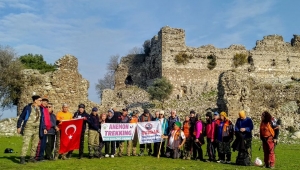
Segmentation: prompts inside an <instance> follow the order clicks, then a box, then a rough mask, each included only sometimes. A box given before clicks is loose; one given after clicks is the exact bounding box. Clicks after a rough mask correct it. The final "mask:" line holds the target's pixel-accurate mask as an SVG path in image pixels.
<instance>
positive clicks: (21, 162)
mask: <svg viewBox="0 0 300 170" xmlns="http://www.w3.org/2000/svg"><path fill="white" fill-rule="evenodd" d="M20 164H25V157H23V156H21V158H20Z"/></svg>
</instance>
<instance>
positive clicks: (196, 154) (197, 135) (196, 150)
mask: <svg viewBox="0 0 300 170" xmlns="http://www.w3.org/2000/svg"><path fill="white" fill-rule="evenodd" d="M202 130H203V122H202V120H201V119H199V120H197V122H196V124H195V127H194V132H193V138H194V142H193V159H194V160H198V159H199V160H200V161H204V159H203V151H202V145H203V144H204V135H203V131H202Z"/></svg>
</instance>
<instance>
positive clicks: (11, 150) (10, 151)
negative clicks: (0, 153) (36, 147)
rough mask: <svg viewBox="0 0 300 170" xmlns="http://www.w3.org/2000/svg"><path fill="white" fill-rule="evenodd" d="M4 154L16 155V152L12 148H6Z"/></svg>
mask: <svg viewBox="0 0 300 170" xmlns="http://www.w3.org/2000/svg"><path fill="white" fill-rule="evenodd" d="M4 153H14V150H13V149H11V148H6V149H5V150H4Z"/></svg>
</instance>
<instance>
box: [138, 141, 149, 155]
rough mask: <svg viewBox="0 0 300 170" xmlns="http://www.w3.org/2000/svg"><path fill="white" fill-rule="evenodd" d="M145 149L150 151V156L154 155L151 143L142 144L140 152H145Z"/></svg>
mask: <svg viewBox="0 0 300 170" xmlns="http://www.w3.org/2000/svg"><path fill="white" fill-rule="evenodd" d="M145 147H146V149H148V154H151V153H152V148H151V143H147V144H140V151H142V152H144V150H145Z"/></svg>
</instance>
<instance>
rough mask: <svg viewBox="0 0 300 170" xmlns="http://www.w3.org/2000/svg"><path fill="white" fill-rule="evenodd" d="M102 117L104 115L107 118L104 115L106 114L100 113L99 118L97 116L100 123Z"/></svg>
mask: <svg viewBox="0 0 300 170" xmlns="http://www.w3.org/2000/svg"><path fill="white" fill-rule="evenodd" d="M103 115H106V116H107V114H106V113H101V114H100V116H99V118H100V121H101V120H102V117H103Z"/></svg>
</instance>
